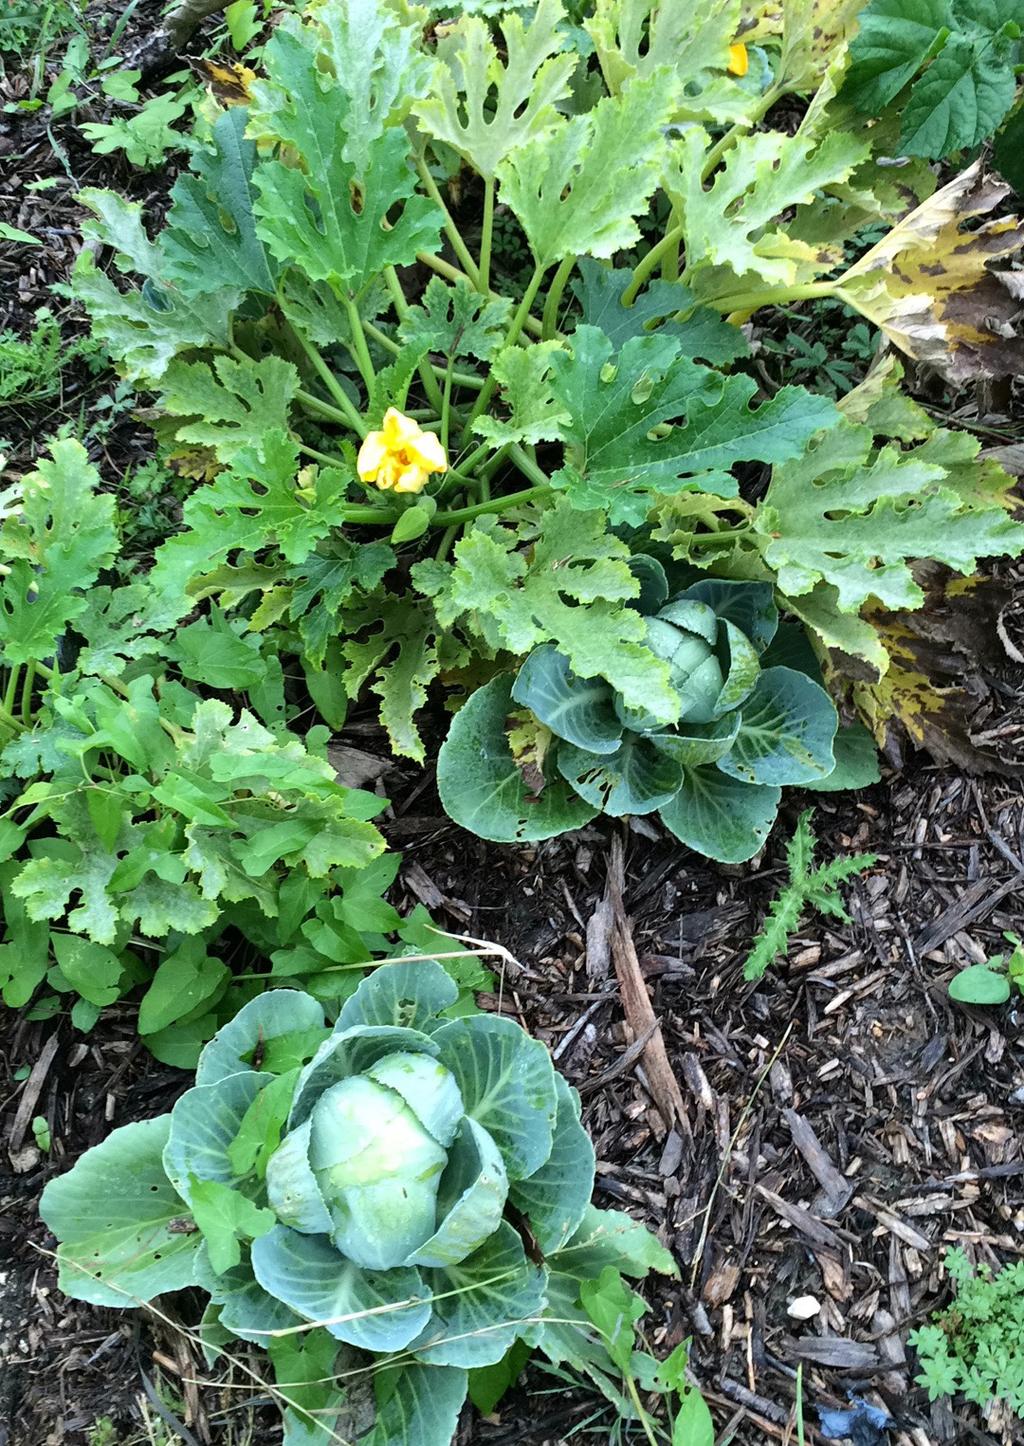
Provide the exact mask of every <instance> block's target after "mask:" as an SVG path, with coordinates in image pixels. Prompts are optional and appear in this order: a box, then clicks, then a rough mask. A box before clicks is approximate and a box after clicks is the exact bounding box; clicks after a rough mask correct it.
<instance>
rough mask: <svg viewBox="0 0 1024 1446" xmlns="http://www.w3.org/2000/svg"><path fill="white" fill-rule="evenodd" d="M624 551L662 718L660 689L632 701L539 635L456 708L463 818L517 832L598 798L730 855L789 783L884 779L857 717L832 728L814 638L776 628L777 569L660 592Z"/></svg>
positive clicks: (450, 758)
mask: <svg viewBox="0 0 1024 1446" xmlns="http://www.w3.org/2000/svg"><path fill="white" fill-rule="evenodd" d="M633 565H634V568H635V570H636V573H637V575H638V576H639V577H640V578H641V583H642V592H641V597H640V598H639V599H638V604H637V606H638V610H640V611H642V612H643V613H644V615H645V616H644V626H645V637H644V641H645V643H646V647H647V649H648V650H649V651H650V652H651V653H652V654H653V655H654V656H655V657H656V658H658V659H659V660H660V661H661V663H662V664H663V665H664V667H665V671H666V676H667V681H668V683H669V687H670V690H671V692H670V696H672V697H673V698H674V700H675V701H674V704H673V714H674V716H673V717H672V719H671V721H670V722H666V721H665V718H664V716H663V714H661V713H659V712H657V711H655V709H654V707H653V703H652V706H651V707H650V708H645V707H644V706H642V704H641V705H639V706H638V705H636V704H627V702H626V700H625V698H624V697H623V695H622V693H621V692H620V691H618V690H617V689H616V688H614V687H613V686H612V685H611V683H609V682H608V681H607V679H606V678H603V677H601V676H595V677H589V678H584V677H581V676H578V675H577V674H576V673H575V672H574V671H573V669H572V667H571V665H570V661H569V659H568V658H567V657H566V656H565V655H564V654H563V653H562V652H561V651H560V650H559V649H558V648H555V647H553V646H552V645H550V644H545V645H544V646H542V647H539V648H535V649H534V650H533V652H532V653H530V655H529V656H528V657H527V659H526V661H525V662H524V663H523V666H522V667H521V668H520V670H519V672H518V673H517V674H516V675H515V676H512V675H510V674H508V673H503V674H499V675H498V676H497V677H496V678H493V679H492V680H491V682H489V683H487V684H486V685H485V686H484V687H483V688H480V689H479V690H478V691H477V692H476V693H474V695H473V696H472V697H471V698H470V699H469V701H468V703H466V705H465V706H464V707H463V708H462V709H461V711H460V712H459V713H458V714H457V715H456V717H455V720H454V722H453V724H452V727H451V730H450V732H449V735H448V738H447V740H446V742H445V744H444V746H443V747H442V749H441V754H440V757H439V760H438V769H437V779H438V788H439V790H440V794H441V801H442V803H443V804H444V806H445V808H446V809H447V811H448V813H449V814H450V815H451V816H452V818H454V819H455V821H456V822H457V823H461V824H462V825H463V826H464V827H466V828H469V829H472V830H473V831H474V832H475V833H478V834H480V835H481V836H482V837H483V838H489V839H494V840H497V841H501V842H512V841H514V840H520V839H540V838H547V837H550V836H551V835H552V834H556V833H561V832H563V831H564V830H566V829H571V828H579V827H580V826H581V825H582V824H584V823H586V822H587V821H588V820H589V819H591V818H593V817H594V816H595V815H596V814H597V813H606V814H610V815H612V816H613V817H621V816H622V815H624V814H646V813H653V812H655V811H657V812H658V813H659V814H660V816H661V820H662V822H663V823H664V824H665V826H666V827H667V828H668V829H669V830H670V832H671V833H673V834H674V835H675V836H676V837H677V838H678V839H680V840H681V841H682V842H683V843H685V844H688V845H689V846H690V847H691V848H693V849H696V850H697V851H698V852H700V853H703V854H706V855H708V856H709V857H710V858H713V859H719V860H721V861H722V862H726V863H738V862H740V861H742V860H744V859H748V858H750V857H751V856H752V855H753V854H755V853H756V852H757V850H758V849H759V848H760V847H761V845H762V844H763V843H764V841H765V839H766V838H767V836H768V833H769V831H770V830H771V827H772V825H773V823H774V822H775V817H776V815H777V813H778V810H779V803H780V800H781V797H782V789H783V788H784V787H786V786H789V785H794V784H797V785H803V786H805V787H806V786H810V787H822V786H826V787H829V788H834V787H847V788H849V787H859V786H861V785H863V784H864V783H870V782H873V781H875V779H877V777H878V773H877V768H876V765H875V754H874V749H873V747H872V745H871V741H870V739H869V738H868V737H867V734H866V732H865V730H864V729H863V728H860V727H859V725H858V726H857V728H856V730H854V731H851V730H843V732H842V733H841V734H839V736H838V738H837V731H838V724H839V719H838V717H837V714H836V710H835V707H834V706H833V704H832V701H831V699H830V698H829V696H828V694H827V693H826V691H825V689H824V688H823V687H822V684H821V674H820V672H819V671H818V669H817V664H816V662H815V659H814V655H813V653H811V652H810V650H809V648H807V647H806V645H805V646H804V647H803V648H800V647H797V648H794V646H793V638H792V634H791V633H790V632H788V631H784V632H782V633H781V634H780V632H779V614H778V609H777V608H776V606H775V603H774V601H773V588H772V586H771V584H770V583H764V582H742V581H729V580H725V579H718V578H704V579H702V580H701V581H699V582H696V583H694V584H692V585H691V586H689V587H686V588H684V589H682V590H681V591H679V592H676V593H674V594H673V595H672V596H669V589H668V582H667V580H666V577H665V573H664V570H663V569H662V568H661V566H660V564H659V563H658V562H657V561H656V559H654V558H651V557H647V556H638V557H635V558H634V559H633ZM837 744H838V745H839V746H838V747H837ZM840 765H841V766H840Z"/></svg>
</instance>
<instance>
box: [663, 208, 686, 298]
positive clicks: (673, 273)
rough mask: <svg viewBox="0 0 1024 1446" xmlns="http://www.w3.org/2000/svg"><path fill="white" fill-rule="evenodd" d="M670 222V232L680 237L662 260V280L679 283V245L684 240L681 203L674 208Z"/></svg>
mask: <svg viewBox="0 0 1024 1446" xmlns="http://www.w3.org/2000/svg"><path fill="white" fill-rule="evenodd" d="M669 221H670V223H671V224H670V226H669V231H670V232H671V231H678V232H679V237H678V238H677V240H676V242H675V245H673V246H670V247H669V248H668V250H667V251H666V252H665V255H664V256H663V257H662V258H661V279H662V280H663V281H678V280H679V243H680V241H681V240H682V232H683V212H682V202H681V201H677V202H676V204H675V205H674V206H673V207H672V213H671V215H670V216H669Z"/></svg>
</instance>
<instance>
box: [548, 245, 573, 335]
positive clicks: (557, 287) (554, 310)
mask: <svg viewBox="0 0 1024 1446" xmlns="http://www.w3.org/2000/svg"><path fill="white" fill-rule="evenodd" d="M575 265H576V257H575V256H566V258H565V259H564V261H562V262H560V263H559V267H558V270H557V271H556V272H555V275H554V279H553V280H552V282H551V285H550V286H549V287H548V294H547V300H546V301H545V302H544V315H543V317H542V319H541V326H540V334H541V336H542V337H543V339H544V340H545V341H548V340H549V339H550V338H551V337H553V336H554V334H555V332H556V331H557V330H558V308H559V307H560V306H561V304H562V293H563V292H564V291H565V286H566V282H567V281H568V280H569V277H570V276H571V275H572V272H573V267H574V266H575Z"/></svg>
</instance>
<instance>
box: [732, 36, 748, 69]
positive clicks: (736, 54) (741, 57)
mask: <svg viewBox="0 0 1024 1446" xmlns="http://www.w3.org/2000/svg"><path fill="white" fill-rule="evenodd" d="M749 66H750V61H749V60H748V58H747V47H746V46H745V45H744V44H743V42H742V41H737V42H736V44H735V45H730V46H729V64H728V67H727V69H728V71H729V74H730V75H746V73H747V70H748V68H749Z"/></svg>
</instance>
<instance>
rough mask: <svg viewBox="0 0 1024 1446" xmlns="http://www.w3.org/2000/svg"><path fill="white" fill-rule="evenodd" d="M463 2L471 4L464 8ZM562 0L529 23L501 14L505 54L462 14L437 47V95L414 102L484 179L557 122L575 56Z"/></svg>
mask: <svg viewBox="0 0 1024 1446" xmlns="http://www.w3.org/2000/svg"><path fill="white" fill-rule="evenodd" d="M464 8H465V7H464ZM564 18H565V12H564V10H563V9H562V6H561V3H560V0H541V3H540V4H539V5H538V6H537V10H536V14H535V15H534V17H533V19H532V21H531V22H530V24H529V25H524V24H523V21H522V19H521V18H520V17H519V16H518V15H515V14H508V15H505V16H503V17H502V20H501V32H502V38H503V40H504V46H503V50H504V60H502V59H501V58H499V55H498V47H497V46H496V45H495V43H494V41H493V40H492V39H491V36H490V32H489V31H488V28H487V26H486V24H485V23H484V22H483V21H482V20H480V19H479V18H478V17H476V16H471V15H466V14H463V16H462V18H461V19H460V20H459V21H458V23H457V24H456V25H454V26H452V28H451V30H450V31H449V33H448V34H447V35H445V36H444V38H443V39H442V41H441V43H440V44H439V46H438V55H439V57H440V59H439V63H438V65H437V67H436V69H435V71H434V78H433V84H432V86H431V94H430V96H429V98H428V99H427V100H423V101H420V102H419V104H418V105H416V106H415V107H414V111H415V114H416V117H417V119H418V120H419V121H420V122H421V124H422V125H423V126H424V128H425V129H426V130H427V131H428V132H429V133H430V135H432V136H436V137H437V139H438V140H442V141H445V142H446V143H447V144H448V145H450V146H451V147H452V148H453V150H456V151H458V153H459V155H461V156H464V157H465V159H466V160H467V161H469V163H470V165H472V166H474V167H475V168H476V170H478V171H479V172H480V174H481V175H482V176H483V177H484V178H485V179H486V180H492V179H493V178H494V174H495V172H496V170H497V168H498V166H499V165H500V163H501V162H502V161H503V160H504V158H505V157H506V156H507V155H509V154H510V152H512V151H513V150H515V149H516V148H517V147H519V146H522V145H523V144H524V143H525V142H526V141H528V140H530V139H531V138H533V137H534V136H538V135H542V134H543V133H544V132H545V131H547V130H550V129H551V127H552V126H553V125H556V124H557V123H558V120H559V115H558V112H557V111H556V110H555V104H556V103H557V102H558V101H560V100H563V99H564V98H565V97H566V96H567V95H568V93H569V78H570V76H571V75H572V73H573V71H574V70H575V69H576V65H577V59H576V56H575V55H574V54H573V53H572V52H571V51H568V52H563V53H559V52H562V47H563V36H562V33H561V31H560V29H559V26H560V24H561V22H562V21H563V20H564Z"/></svg>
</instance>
